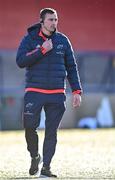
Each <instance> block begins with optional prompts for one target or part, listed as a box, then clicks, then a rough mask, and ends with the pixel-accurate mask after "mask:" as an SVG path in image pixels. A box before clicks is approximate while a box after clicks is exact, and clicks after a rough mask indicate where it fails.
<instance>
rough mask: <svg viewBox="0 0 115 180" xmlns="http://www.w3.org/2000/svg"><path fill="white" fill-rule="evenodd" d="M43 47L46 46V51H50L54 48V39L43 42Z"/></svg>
mask: <svg viewBox="0 0 115 180" xmlns="http://www.w3.org/2000/svg"><path fill="white" fill-rule="evenodd" d="M42 47H43V48H45V50H46V52H48V51H50V50H51V49H52V48H53V44H52V40H51V39H49V40H48V39H47V40H46V41H45V42H44V43H43V44H42Z"/></svg>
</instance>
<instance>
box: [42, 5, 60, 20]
mask: <svg viewBox="0 0 115 180" xmlns="http://www.w3.org/2000/svg"><path fill="white" fill-rule="evenodd" d="M54 13H56V14H57V12H56V10H55V9H52V8H44V9H41V11H40V19H41V22H43V21H44V19H45V15H46V14H54Z"/></svg>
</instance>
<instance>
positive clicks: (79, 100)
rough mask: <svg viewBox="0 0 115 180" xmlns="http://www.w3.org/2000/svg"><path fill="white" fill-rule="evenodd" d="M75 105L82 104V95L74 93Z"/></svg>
mask: <svg viewBox="0 0 115 180" xmlns="http://www.w3.org/2000/svg"><path fill="white" fill-rule="evenodd" d="M72 104H73V107H74V108H75V107H80V105H81V95H79V94H73V103H72Z"/></svg>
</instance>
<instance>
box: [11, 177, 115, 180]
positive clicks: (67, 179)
mask: <svg viewBox="0 0 115 180" xmlns="http://www.w3.org/2000/svg"><path fill="white" fill-rule="evenodd" d="M9 179H11V180H15V179H20V180H25V179H28V180H32V179H38V180H40V179H58V180H61V179H62V180H63V179H66V180H69V179H76V180H79V179H80V180H85V179H88V180H92V179H94V180H95V179H101V180H103V179H114V180H115V178H109V177H108V178H106V177H92V178H90V177H84V178H82V177H58V178H45V177H15V178H13V177H12V178H9Z"/></svg>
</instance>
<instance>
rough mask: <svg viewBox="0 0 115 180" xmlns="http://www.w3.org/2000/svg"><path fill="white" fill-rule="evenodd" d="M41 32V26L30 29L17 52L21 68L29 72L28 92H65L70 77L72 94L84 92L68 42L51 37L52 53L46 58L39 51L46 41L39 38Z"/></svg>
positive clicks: (61, 38) (46, 55) (37, 25)
mask: <svg viewBox="0 0 115 180" xmlns="http://www.w3.org/2000/svg"><path fill="white" fill-rule="evenodd" d="M40 29H41V24H39V23H38V24H35V25H33V26H32V27H30V28H28V34H27V35H26V36H25V37H24V38H23V40H22V42H21V44H20V46H19V49H18V52H17V58H16V62H17V64H18V66H19V67H20V68H26V88H29V87H33V88H41V89H46V90H55V89H64V87H65V78H66V76H67V78H68V81H69V83H70V86H71V88H72V91H76V90H81V85H80V80H79V74H78V70H77V65H76V60H75V57H74V53H73V50H72V46H71V44H70V42H69V40H68V38H67V37H66V36H65V35H64V34H62V33H60V32H54V33H53V34H52V35H51V36H50V39H52V42H53V49H52V50H50V51H49V52H47V53H45V54H43V53H42V50H41V48H40V47H41V46H42V44H43V42H44V39H43V38H42V37H41V36H39V32H40Z"/></svg>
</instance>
